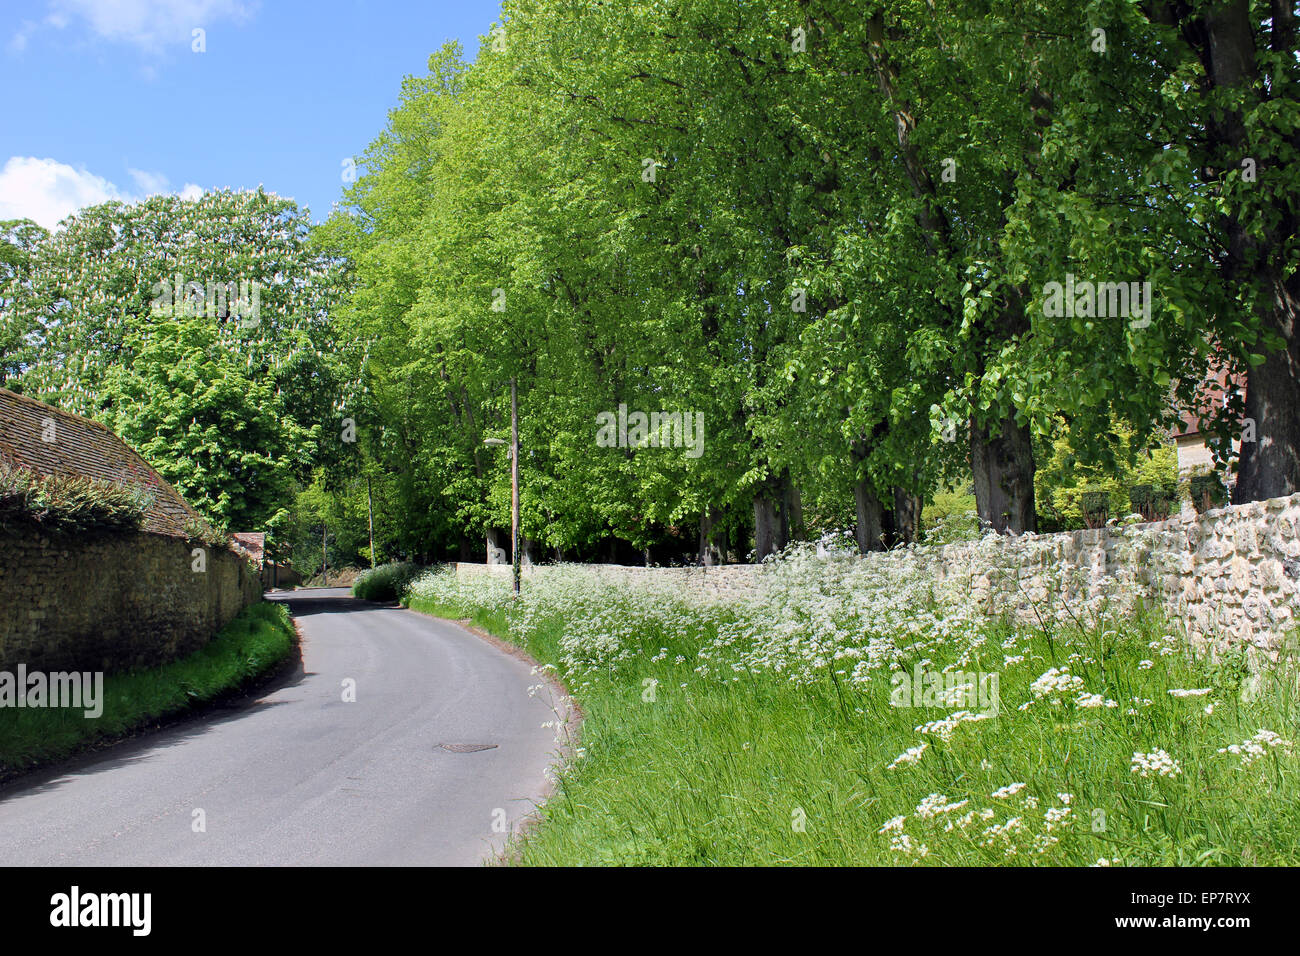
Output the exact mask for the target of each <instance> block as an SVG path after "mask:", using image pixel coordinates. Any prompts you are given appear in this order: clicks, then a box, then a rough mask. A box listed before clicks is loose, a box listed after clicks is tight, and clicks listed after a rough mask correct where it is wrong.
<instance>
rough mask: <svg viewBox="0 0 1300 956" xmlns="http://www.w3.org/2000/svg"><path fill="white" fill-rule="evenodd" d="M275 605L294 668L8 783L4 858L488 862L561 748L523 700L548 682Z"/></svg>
mask: <svg viewBox="0 0 1300 956" xmlns="http://www.w3.org/2000/svg"><path fill="white" fill-rule="evenodd" d="M284 597H287V598H288V599H289V602H290V606H291V609H292V610H293V613H294V616H295V618H296V619H297V620H298V622H299V623H300V624H301V626H302V632H303V644H302V658H303V659H302V667H301V668H295V670H294V671H293V672H292V673H290V674H289V675H287V676H286V677H284V678H282V679H279V680H277V681H276V682H275V684H273V685H272V686H270V687H268V688H267V689H266V690H265V691H264V692H263V693H262V694H261V696H257V697H254V698H252V699H245V700H243V701H240V702H237V703H235V704H232V705H230V706H228V707H225V708H220V709H218V710H216V711H215V712H209V713H207V714H204V715H200V716H198V717H195V718H192V719H189V720H186V721H185V722H184V723H181V724H176V725H174V726H171V727H169V728H166V729H164V730H161V731H159V732H158V733H155V734H149V735H145V736H143V737H140V738H135V739H132V740H128V741H125V742H123V743H121V744H118V745H117V746H115V747H112V748H110V749H107V750H104V751H101V752H99V753H97V754H92V755H89V756H86V757H83V758H80V759H78V760H76V761H73V762H72V763H69V764H64V765H62V766H60V767H58V768H55V769H54V770H52V771H46V772H43V773H41V772H38V773H37V774H34V775H31V776H28V777H26V778H23V779H21V780H19V781H15V782H13V783H11V784H9V785H8V786H7V787H5V788H4V789H3V790H0V864H3V865H9V866H13V865H63V864H68V865H79V866H136V865H157V864H173V865H182V866H188V865H200V866H213V865H216V866H221V865H245V864H247V865H276V864H295V865H314V864H331V865H345V866H347V865H474V864H477V863H480V862H482V861H483V860H484V859H486V858H489V857H491V856H493V855H494V854H495V853H496V852H497V851H499V850H500V848H501V847H502V846H503V845H504V843H505V838H506V832H504V831H509V830H511V829H514V828H515V827H517V826H518V824H519V823H520V822H521V821H522V820H523V819H524V818H525V817H526V816H527V815H528V814H529V813H530V812H531V810H532V809H533V808H534V807H535V806H536V804H537V802H538V801H540V800H541V799H542V797H543V796H544V794H545V792H546V786H547V785H546V779H545V771H546V768H547V766H548V765H549V764H550V763H552V762H553V761H554V759H555V757H556V753H557V751H558V745H557V743H556V739H555V731H554V730H553V729H549V728H543V727H542V724H543V723H546V722H548V721H553V720H555V715H554V713H553V711H552V709H551V694H550V693H549V691H548V690H546V689H543V690H540V691H538V692H537V694H536V695H534V696H530V695H529V687H530V686H532V685H535V684H538V683H541V678H539V677H533V676H531V675H530V668H529V666H528V665H527V664H526V663H524V662H522V661H520V660H517V659H515V658H513V657H510V656H508V655H506V654H504V653H503V652H501V651H500V650H498V649H497V648H495V647H493V646H492V645H490V644H488V643H487V642H485V641H482V640H480V639H479V638H477V637H475V636H473V635H472V634H469V633H468V632H466V631H464V630H462V629H461V628H459V627H457V626H456V625H454V624H450V623H447V622H445V621H440V620H436V619H434V618H429V617H425V616H424V615H420V614H416V613H414V612H412V611H406V610H402V609H400V608H393V607H383V606H380V605H375V604H369V603H366V602H363V601H356V600H353V599H351V598H350V597H348V592H347V591H346V590H344V589H320V590H310V591H298V592H293V593H291V594H288V595H284ZM349 680H351V681H355V697H356V700H355V702H345V700H344V696H345V686H344V682H345V681H349ZM489 744H491V745H495V747H494V748H492V749H482V750H470V751H467V752H456V751H455V750H454V749H453V750H449V749H446V748H445V747H444V746H443V745H451V746H452V747H453V748H457V747H462V748H463V745H489ZM196 811H202V812H201V814H200V813H196ZM200 822H201V823H202V824H203V826H202V829H200V827H199V824H200Z"/></svg>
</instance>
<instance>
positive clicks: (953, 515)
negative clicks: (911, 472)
mask: <svg viewBox="0 0 1300 956" xmlns="http://www.w3.org/2000/svg"><path fill="white" fill-rule="evenodd" d="M922 524H923V525H924V526H925V543H926V544H934V545H941V544H953V543H955V542H958V541H973V540H975V539H976V538H978V537H979V536H980V521H979V514H978V513H977V512H976V510H975V495H974V494H972V493H971V491H970V489H969V487H967V488H962V489H960V490H952V489H944V490H941V491H937V492H935V494H934V498H933V500H932V501H931V502H930V503H929V504H928V505H926V506H925V509H924V511H923V512H922Z"/></svg>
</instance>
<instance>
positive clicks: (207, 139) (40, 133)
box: [0, 0, 500, 227]
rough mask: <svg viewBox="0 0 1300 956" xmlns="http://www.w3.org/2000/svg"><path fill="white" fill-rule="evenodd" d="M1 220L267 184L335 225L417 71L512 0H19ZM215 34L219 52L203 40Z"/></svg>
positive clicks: (6, 3) (5, 58)
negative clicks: (363, 156)
mask: <svg viewBox="0 0 1300 956" xmlns="http://www.w3.org/2000/svg"><path fill="white" fill-rule="evenodd" d="M0 8H2V9H0V89H3V90H5V91H6V96H5V106H4V114H5V115H4V119H3V121H2V122H0V219H11V218H19V217H23V216H26V217H29V218H33V219H36V220H37V221H38V222H41V223H42V225H46V226H48V227H52V226H53V225H54V223H55V222H56V221H57V220H58V219H60V218H62V217H63V216H64V215H67V213H69V212H71V211H73V210H74V209H76V208H79V207H80V206H83V205H88V204H90V203H94V202H102V201H103V200H105V199H108V198H121V199H126V200H135V199H140V198H143V197H144V196H147V195H151V194H153V193H158V192H172V193H180V194H181V195H190V194H193V193H194V192H195V191H196V189H215V188H220V187H223V186H230V187H235V188H238V187H247V188H254V187H256V186H257V185H258V184H259V183H261V184H263V185H264V186H265V187H266V188H267V190H269V191H271V192H275V193H278V194H280V195H281V196H288V197H292V198H293V199H296V200H297V201H298V202H299V204H300V205H307V206H310V208H311V212H312V217H313V218H314V219H316V220H320V219H323V218H324V217H325V216H327V215H328V214H329V211H330V205H331V203H333V202H334V201H335V200H336V199H338V198H339V193H340V191H341V189H342V187H343V179H342V173H343V162H344V160H345V159H347V158H348V157H351V156H354V155H358V154H359V153H360V152H361V150H362V149H364V148H365V146H366V145H367V144H369V143H370V141H371V140H372V139H374V137H375V136H376V134H378V133H379V131H380V130H381V129H382V128H383V125H384V123H385V120H386V117H387V112H388V110H389V109H391V108H392V107H393V106H395V105H396V104H397V96H398V92H399V90H400V86H401V80H402V77H403V76H406V75H409V74H412V73H424V72H425V70H426V64H427V62H428V58H429V54H430V53H432V52H433V51H434V50H436V49H437V48H438V47H439V46H441V45H442V43H443V42H444V41H445V40H447V39H458V40H460V41H461V43H462V44H464V46H465V50H466V54H467V56H469V58H471V59H472V58H473V57H474V55H475V54H476V53H477V51H478V45H479V37H480V36H481V35H483V34H486V33H487V32H488V30H489V28H490V27H491V25H492V23H493V22H495V21H496V19H497V17H498V16H499V14H500V2H499V0H461V2H453V0H3V2H0ZM196 29H199V30H202V31H203V34H202V35H201V40H202V44H201V45H203V46H205V47H206V50H204V51H203V52H195V51H194V49H193V47H194V46H195V45H199V41H198V40H196V38H195V34H194V30H196Z"/></svg>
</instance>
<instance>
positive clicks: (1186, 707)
mask: <svg viewBox="0 0 1300 956" xmlns="http://www.w3.org/2000/svg"><path fill="white" fill-rule="evenodd" d="M566 575H567V576H568V579H567V580H566ZM804 584H805V585H806V587H804V588H803V590H802V592H801V593H802V594H803V595H804V598H799V599H795V598H792V597H791V594H792V593H793V592H794V591H795V590H798V589H793V588H789V589H786V590H785V591H784V592H781V591H777V592H774V595H773V597H772V601H773V603H772V604H768V605H766V606H750V605H745V604H743V603H729V604H728V603H718V604H711V605H707V606H706V605H693V604H690V603H688V602H687V601H685V600H678V599H676V598H674V597H673V595H672V593H671V592H670V591H668V590H661V591H659V592H657V593H654V592H646V591H644V590H642V589H640V588H633V587H629V586H624V585H611V584H600V583H599V582H595V581H592V580H583V579H582V578H581V575H580V574H579V573H578V572H577V571H569V570H565V569H556V570H555V571H553V572H548V574H543V575H534V576H533V577H532V578H530V581H529V585H528V586H527V587H526V588H525V593H524V595H523V597H522V598H521V599H520V600H518V601H517V602H516V601H511V599H510V598H509V596H508V588H509V584H508V582H497V581H491V580H481V581H464V580H460V581H458V580H457V579H456V578H455V575H454V574H450V573H441V574H433V575H429V576H426V577H424V578H421V579H419V580H417V581H416V582H415V584H414V585H412V588H411V589H410V590H409V591H408V593H407V595H406V597H405V598H404V602H405V603H407V604H408V606H410V607H411V608H413V609H415V610H418V611H422V612H425V613H429V614H434V615H437V616H440V617H446V618H451V619H469V620H471V621H472V622H473V623H474V624H475V625H477V626H478V627H481V628H483V629H484V630H487V631H488V632H490V633H492V634H495V635H496V636H498V637H501V638H502V639H505V640H509V641H511V642H513V643H515V644H517V645H519V646H521V647H522V648H523V649H525V650H526V651H527V652H528V653H529V654H530V655H532V656H533V657H534V658H536V659H537V660H539V661H541V662H543V663H544V664H546V665H549V666H550V667H553V668H554V669H555V672H556V673H557V676H559V677H560V679H561V680H563V681H564V682H565V683H566V685H567V686H568V687H569V688H570V690H571V691H573V693H574V696H575V698H576V699H577V701H578V702H579V704H580V706H581V707H582V709H583V711H584V713H585V720H584V723H583V728H582V748H581V749H580V751H579V757H580V759H578V760H577V761H576V762H575V763H573V764H572V765H571V766H569V767H568V768H566V770H565V771H564V772H563V773H562V774H561V777H560V780H559V782H558V789H557V792H556V795H555V796H554V797H553V798H552V799H551V800H550V801H549V802H548V803H547V805H546V806H545V807H544V808H543V810H542V821H541V824H540V825H539V826H538V827H537V828H536V829H535V830H533V831H532V832H530V833H529V835H528V836H527V838H526V839H524V840H523V841H522V843H521V844H520V845H519V846H518V848H517V849H518V853H517V855H516V858H517V860H518V862H520V863H522V864H524V865H575V864H586V865H602V864H672V865H778V864H806V865H922V866H927V865H938V866H959V865H973V866H989V865H1049V866H1050V865H1056V866H1061V865H1065V866H1081V865H1130V866H1161V865H1216V864H1223V865H1243V864H1246V865H1250V864H1258V865H1293V864H1294V863H1295V862H1296V861H1297V860H1298V859H1300V850H1298V849H1297V847H1300V814H1297V813H1296V811H1295V807H1296V806H1298V805H1300V749H1298V748H1297V746H1296V744H1295V740H1296V737H1297V734H1296V729H1297V716H1298V711H1297V700H1296V694H1295V681H1294V674H1293V673H1291V672H1289V671H1288V670H1287V669H1286V668H1285V667H1279V669H1278V670H1276V671H1274V672H1271V673H1270V674H1268V675H1265V677H1264V679H1263V680H1260V681H1254V682H1252V681H1249V680H1247V676H1248V675H1247V673H1246V670H1245V668H1244V663H1243V662H1242V661H1241V660H1240V659H1238V658H1236V657H1234V656H1233V655H1231V654H1229V655H1223V656H1220V658H1219V659H1218V660H1217V661H1211V660H1209V659H1208V658H1205V657H1198V656H1195V655H1192V654H1190V653H1188V652H1187V651H1186V650H1185V649H1184V645H1183V643H1182V641H1181V640H1180V639H1178V638H1177V637H1175V634H1174V633H1173V632H1172V631H1171V629H1170V628H1169V626H1168V624H1167V622H1166V621H1165V620H1163V619H1162V618H1161V617H1160V616H1159V615H1158V614H1155V613H1153V612H1150V611H1148V610H1143V609H1138V610H1137V611H1135V612H1133V613H1130V614H1127V615H1125V616H1124V617H1123V618H1121V619H1109V620H1107V619H1101V620H1095V621H1090V622H1081V623H1080V625H1079V626H1076V627H1055V626H1051V627H1044V626H1039V627H1027V626H1021V625H1013V624H1011V623H1009V622H1006V621H997V620H985V621H978V622H977V621H973V620H961V621H958V622H957V623H954V622H953V621H952V619H951V618H948V617H945V616H944V614H942V613H940V612H938V611H937V610H936V609H935V608H933V607H929V608H923V607H919V606H918V607H915V608H913V609H912V610H913V611H914V612H915V617H913V618H907V619H904V618H903V617H900V616H899V608H900V606H902V605H904V604H906V603H907V599H906V595H903V594H901V593H900V592H899V591H897V590H893V591H888V592H884V593H881V594H879V595H878V596H873V597H864V596H863V594H861V593H857V592H852V591H846V592H845V594H843V595H828V594H826V593H823V592H819V590H818V588H819V584H818V581H817V580H816V579H815V578H809V580H807V581H806V582H804ZM864 601H865V602H866V603H865V604H864V603H863V602H864ZM873 601H874V602H877V603H876V604H872V603H871V602H873ZM850 612H851V613H850ZM873 612H874V613H875V614H878V615H879V619H878V620H873V619H872V614H873ZM891 615H892V617H891ZM918 668H919V671H918ZM918 672H920V673H927V674H928V673H936V674H940V675H944V676H945V678H946V676H947V675H951V674H956V675H962V674H976V673H979V674H996V675H997V678H998V684H997V688H998V697H999V706H998V708H997V716H995V717H989V718H982V717H980V711H979V709H978V708H976V707H974V706H970V705H969V704H963V703H961V702H960V700H959V699H954V698H952V697H949V698H948V699H947V701H945V700H944V698H943V693H944V692H943V691H942V690H941V691H940V692H939V694H937V695H931V696H929V697H925V696H924V694H923V695H922V698H921V699H922V703H923V704H924V705H923V706H915V701H916V699H917V698H915V697H913V696H911V695H900V694H899V687H900V686H901V685H900V682H899V679H898V677H897V675H900V674H908V675H915V674H916V673H918ZM900 700H901V702H902V706H900V705H899V704H900Z"/></svg>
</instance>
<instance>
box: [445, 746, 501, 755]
mask: <svg viewBox="0 0 1300 956" xmlns="http://www.w3.org/2000/svg"><path fill="white" fill-rule="evenodd" d="M438 746H439V747H441V748H442V749H443V750H450V751H451V752H452V753H454V754H473V753H478V752H479V751H480V750H496V749H497V745H496V744H439V745H438Z"/></svg>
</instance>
